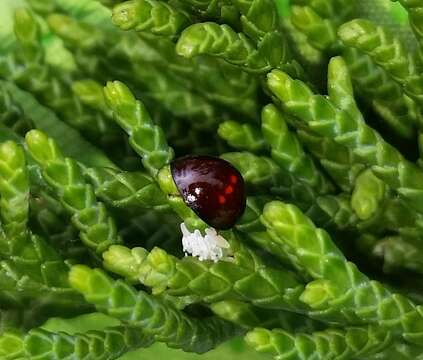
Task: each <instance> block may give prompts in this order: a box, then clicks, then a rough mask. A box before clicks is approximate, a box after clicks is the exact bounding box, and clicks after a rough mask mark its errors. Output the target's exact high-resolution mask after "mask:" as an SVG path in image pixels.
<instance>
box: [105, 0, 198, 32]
mask: <svg viewBox="0 0 423 360" xmlns="http://www.w3.org/2000/svg"><path fill="white" fill-rule="evenodd" d="M112 21H113V24H114V25H116V26H117V27H119V28H120V29H122V30H136V31H146V32H151V33H152V34H155V35H164V36H171V35H177V34H178V33H179V32H180V31H182V30H183V29H184V28H185V27H186V26H188V25H189V24H190V23H191V21H190V17H189V16H188V14H187V13H186V12H185V11H183V10H179V9H177V8H175V7H174V6H172V5H171V4H169V3H166V2H163V1H155V0H132V1H125V2H123V3H121V4H118V5H116V6H115V7H114V8H113V15H112Z"/></svg>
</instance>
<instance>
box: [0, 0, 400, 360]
mask: <svg viewBox="0 0 423 360" xmlns="http://www.w3.org/2000/svg"><path fill="white" fill-rule="evenodd" d="M57 1H59V2H61V3H63V4H64V5H66V6H67V7H68V8H71V10H72V11H74V13H75V15H78V16H79V17H85V18H86V19H88V20H89V21H91V22H98V23H102V25H105V24H106V26H107V22H108V13H107V11H103V10H104V9H101V8H98V7H97V6H95V5H94V6H93V3H92V2H91V1H90V0H57ZM276 2H277V4H278V7H279V9H280V12H281V14H287V12H288V2H289V0H276ZM361 2H362V3H363V4H365V5H363V6H367V4H368V3H369V2H368V1H367V0H366V1H365V2H364V1H361ZM376 2H379V3H383V6H384V7H385V8H386V13H385V14H389V17H390V18H391V20H392V19H395V20H396V21H397V22H400V23H403V22H405V21H406V15H405V12H404V10H403V9H402V8H401V7H400V6H399V5H398V4H392V3H390V2H389V1H388V0H372V3H373V4H375V3H376ZM24 3H25V0H0V50H3V51H6V49H7V47H8V46H10V44H12V43H13V30H12V21H13V20H12V19H13V15H12V14H13V8H16V7H19V6H21V5H22V4H24ZM45 42H46V45H48V46H47V48H50V50H51V54H52V56H51V59H50V60H51V61H52V62H55V61H58V60H57V59H58V58H59V57H60V62H59V61H58V62H59V63H60V64H61V66H72V64H71V63H70V62H69V63H67V62H66V61H63V59H64V57H65V56H66V53H65V52H63V51H60V48H61V44H60V42H58V41H57V40H55V39H52V38H49V36H48V34H47V35H46V36H45ZM53 54H54V55H53ZM50 116H52V115H50ZM43 117H44V118H45V114H44V116H43ZM0 135H1V134H0ZM51 135H53V134H51ZM0 138H1V136H0ZM70 155H71V154H70ZM93 156H97V155H93ZM96 159H97V160H98V158H96ZM111 325H116V320H114V319H112V318H110V317H107V316H105V315H101V314H94V315H86V316H81V317H79V318H77V319H73V320H62V319H51V320H49V321H48V322H47V324H46V325H45V327H46V328H48V329H50V330H55V331H58V330H62V331H66V332H69V333H74V332H81V331H85V330H90V329H101V328H102V327H105V326H111ZM155 357H156V358H164V357H167V358H168V359H172V360H195V359H202V360H211V359H219V360H229V359H234V358H235V357H236V358H242V359H245V360H255V359H265V358H266V356H264V355H258V354H257V353H255V352H254V351H252V350H250V349H248V348H246V346H245V345H244V343H243V341H242V339H240V338H238V339H234V340H233V341H231V342H229V343H227V344H224V345H222V346H220V347H219V348H217V349H215V350H214V351H211V352H209V353H207V354H204V355H201V356H199V355H193V354H186V353H184V352H182V351H179V350H173V349H168V348H167V347H166V346H165V345H163V344H155V345H154V346H152V347H150V348H148V349H141V350H139V351H136V352H132V353H128V354H126V355H125V356H123V357H122V358H121V360H130V359H134V360H135V359H137V360H138V359H153V358H155Z"/></svg>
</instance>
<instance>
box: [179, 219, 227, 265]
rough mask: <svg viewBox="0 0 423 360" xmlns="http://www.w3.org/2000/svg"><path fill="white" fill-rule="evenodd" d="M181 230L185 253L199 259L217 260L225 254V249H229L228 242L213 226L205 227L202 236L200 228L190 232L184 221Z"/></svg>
mask: <svg viewBox="0 0 423 360" xmlns="http://www.w3.org/2000/svg"><path fill="white" fill-rule="evenodd" d="M181 231H182V247H183V250H184V253H185V255H191V256H195V257H198V259H199V260H201V261H204V260H213V261H215V262H217V261H218V260H220V259H222V258H223V257H224V256H225V249H229V243H228V242H227V241H226V240H225V238H224V237H223V236H221V235H219V234H218V233H217V232H216V230H215V229H213V228H207V229H206V231H205V232H206V235H205V236H203V235H202V234H201V232H200V230H198V229H197V230H195V231H194V232H190V231H189V230H188V229H187V227H186V225H185V223H182V224H181Z"/></svg>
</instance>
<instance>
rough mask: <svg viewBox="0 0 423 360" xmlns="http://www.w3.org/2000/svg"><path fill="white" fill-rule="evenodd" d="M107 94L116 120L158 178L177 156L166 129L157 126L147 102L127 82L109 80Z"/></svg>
mask: <svg viewBox="0 0 423 360" xmlns="http://www.w3.org/2000/svg"><path fill="white" fill-rule="evenodd" d="M104 94H105V97H106V101H107V104H108V106H109V107H110V109H111V110H112V111H113V115H114V117H115V120H116V122H117V123H118V124H119V125H120V126H121V127H122V128H123V129H124V130H125V131H126V132H127V133H128V135H129V143H130V145H131V146H132V147H133V149H134V150H135V151H136V152H137V153H138V154H139V155H140V156H141V157H142V161H143V164H144V166H145V168H146V169H147V170H148V171H149V172H150V173H151V175H153V177H156V176H157V172H158V171H159V170H160V169H161V168H163V167H164V166H165V165H167V164H169V162H170V161H171V160H172V158H173V156H174V153H173V150H172V148H170V147H169V146H168V144H167V141H166V137H165V135H164V133H163V130H162V129H161V128H160V127H158V126H157V125H154V123H153V120H152V119H151V117H150V115H149V114H148V112H147V110H146V108H145V107H144V105H143V104H142V103H141V101H138V100H136V99H135V97H134V95H133V94H132V92H131V91H130V90H129V88H128V87H127V86H126V85H125V84H123V83H121V82H119V81H115V82H109V83H108V84H107V86H106V87H105V88H104Z"/></svg>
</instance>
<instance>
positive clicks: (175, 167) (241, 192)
mask: <svg viewBox="0 0 423 360" xmlns="http://www.w3.org/2000/svg"><path fill="white" fill-rule="evenodd" d="M170 169H171V172H172V177H173V180H174V181H175V184H176V186H177V188H178V190H179V192H180V194H181V196H182V197H183V199H184V201H185V203H186V204H187V205H188V206H189V207H190V208H191V209H192V210H193V211H194V212H195V213H196V214H197V215H198V216H199V217H200V218H201V219H202V220H203V221H205V222H206V223H207V224H208V225H210V226H212V227H214V228H216V229H221V230H225V229H229V228H231V227H232V226H234V225H235V223H236V221H237V220H238V219H239V218H240V216H241V215H242V213H243V212H244V210H245V202H246V198H245V187H244V179H243V178H242V176H241V174H240V173H239V171H238V170H237V169H235V168H234V167H233V166H232V165H231V164H230V163H228V162H227V161H225V160H222V159H220V158H215V157H212V156H187V157H183V158H179V159H176V160H174V161H173V162H172V163H171V164H170Z"/></svg>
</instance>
